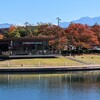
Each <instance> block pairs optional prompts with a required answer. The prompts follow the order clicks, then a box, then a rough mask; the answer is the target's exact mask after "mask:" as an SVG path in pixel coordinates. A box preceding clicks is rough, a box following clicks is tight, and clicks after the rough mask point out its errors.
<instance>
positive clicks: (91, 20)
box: [0, 17, 100, 28]
mask: <svg viewBox="0 0 100 100" xmlns="http://www.w3.org/2000/svg"><path fill="white" fill-rule="evenodd" d="M71 22H73V23H81V24H88V25H89V26H92V25H94V24H95V23H98V24H100V17H94V18H90V17H82V18H80V19H78V20H72V21H70V22H61V23H60V26H61V27H62V28H66V27H68V26H69V24H70V23H71ZM11 25H12V24H9V23H3V24H0V28H9V27H10V26H11Z"/></svg>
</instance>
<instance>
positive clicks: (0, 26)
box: [0, 23, 12, 28]
mask: <svg viewBox="0 0 100 100" xmlns="http://www.w3.org/2000/svg"><path fill="white" fill-rule="evenodd" d="M11 25H12V24H8V23H3V24H0V28H9V27H10V26H11Z"/></svg>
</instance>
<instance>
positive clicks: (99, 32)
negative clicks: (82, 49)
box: [91, 24, 100, 45]
mask: <svg viewBox="0 0 100 100" xmlns="http://www.w3.org/2000/svg"><path fill="white" fill-rule="evenodd" d="M91 30H92V31H93V32H95V33H96V35H97V38H98V41H99V45H100V25H98V24H95V25H94V26H92V27H91Z"/></svg>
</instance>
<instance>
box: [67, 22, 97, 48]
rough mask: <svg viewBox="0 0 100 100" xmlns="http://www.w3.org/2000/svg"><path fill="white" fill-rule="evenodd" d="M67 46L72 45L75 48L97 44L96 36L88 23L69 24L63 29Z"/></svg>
mask: <svg viewBox="0 0 100 100" xmlns="http://www.w3.org/2000/svg"><path fill="white" fill-rule="evenodd" d="M65 32H66V38H67V40H68V44H67V45H68V46H70V45H72V46H74V47H76V48H90V47H91V46H92V45H94V44H98V39H97V36H96V35H95V33H94V32H93V31H91V29H90V27H89V26H88V25H82V24H74V23H72V24H70V26H69V27H68V28H67V29H66V30H65Z"/></svg>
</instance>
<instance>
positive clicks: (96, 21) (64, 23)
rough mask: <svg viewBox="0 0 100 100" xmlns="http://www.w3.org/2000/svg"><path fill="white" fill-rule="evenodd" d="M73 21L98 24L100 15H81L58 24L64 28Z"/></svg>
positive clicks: (90, 24)
mask: <svg viewBox="0 0 100 100" xmlns="http://www.w3.org/2000/svg"><path fill="white" fill-rule="evenodd" d="M71 22H73V23H81V24H88V25H89V26H92V25H94V24H95V23H97V24H100V17H94V18H90V17H82V18H80V19H78V20H72V21H70V22H61V23H60V26H61V27H63V28H66V27H68V26H69V24H70V23H71Z"/></svg>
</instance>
